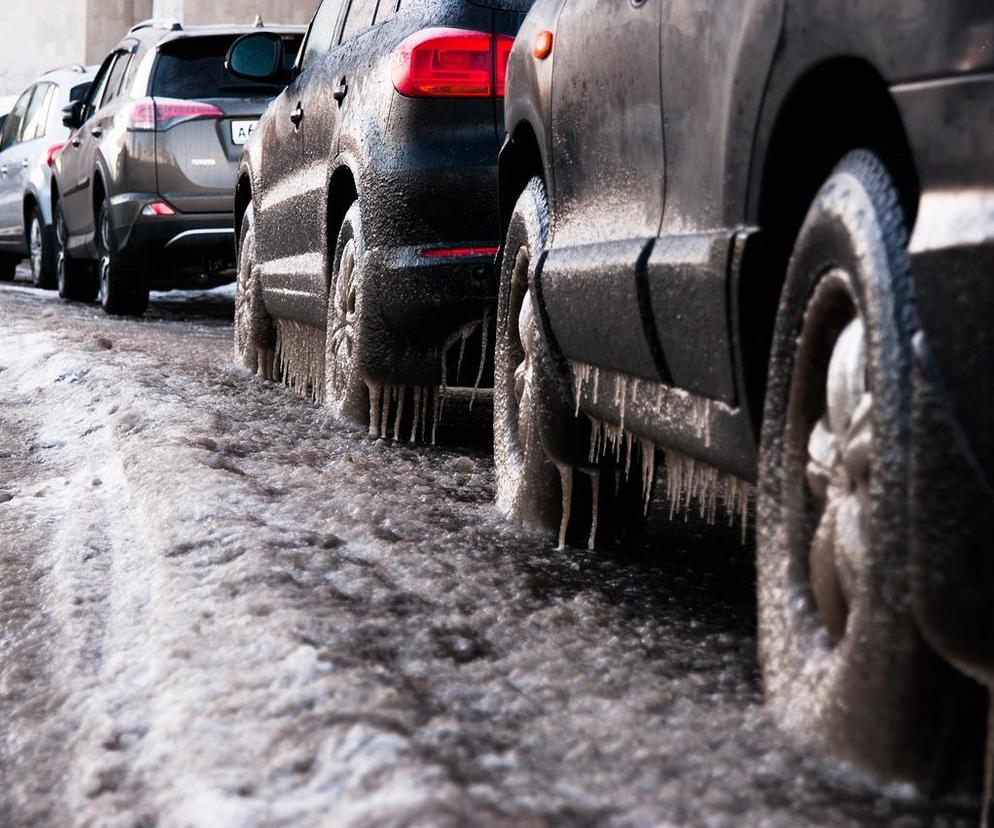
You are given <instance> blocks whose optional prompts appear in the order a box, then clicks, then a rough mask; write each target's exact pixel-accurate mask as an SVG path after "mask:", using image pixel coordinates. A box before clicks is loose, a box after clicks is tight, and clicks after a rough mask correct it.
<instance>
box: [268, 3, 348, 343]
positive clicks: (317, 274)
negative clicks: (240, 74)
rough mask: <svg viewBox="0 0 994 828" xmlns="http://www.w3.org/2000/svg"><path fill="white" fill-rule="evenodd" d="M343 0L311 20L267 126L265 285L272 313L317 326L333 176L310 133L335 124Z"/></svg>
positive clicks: (322, 7)
mask: <svg viewBox="0 0 994 828" xmlns="http://www.w3.org/2000/svg"><path fill="white" fill-rule="evenodd" d="M344 5H345V3H344V2H343V0H323V2H322V3H321V5H320V6H319V7H318V10H317V12H316V13H315V15H314V19H313V20H312V21H311V25H310V28H309V29H308V32H307V38H306V40H305V41H304V45H303V47H302V48H301V53H300V57H299V59H298V65H297V69H296V78H295V79H294V80H293V82H292V83H291V84H290V85H289V86H288V87H287V89H286V90H285V91H284V92H283V94H281V95H280V96H279V97H278V98H277V99H276V101H274V103H273V105H272V111H271V115H270V117H268V118H267V123H265V124H263V126H262V130H263V132H262V136H261V140H262V158H263V162H262V170H261V173H260V185H261V197H260V198H259V199H258V201H257V203H256V218H257V222H258V227H257V232H256V245H257V249H258V251H259V257H260V259H261V261H262V263H263V266H262V269H261V270H262V275H261V279H262V284H263V287H264V289H265V291H266V297H267V304H268V305H269V308H270V311H271V312H272V313H274V314H275V315H277V316H282V317H291V318H293V317H295V318H298V319H300V320H301V321H304V322H310V323H312V324H315V325H323V324H324V308H323V306H321V305H319V304H318V303H315V302H313V301H301V297H302V296H312V295H314V294H319V293H320V294H323V292H324V288H323V285H322V282H323V274H324V257H323V255H322V252H321V251H322V250H323V247H322V246H321V245H320V236H319V235H318V236H317V237H315V235H316V234H320V232H321V229H320V228H323V226H324V210H325V206H324V203H325V202H324V193H325V188H326V186H327V178H326V176H325V175H324V174H323V172H322V169H323V168H322V167H320V166H317V167H315V166H313V165H309V164H306V163H305V161H304V149H303V147H304V142H305V134H307V133H310V134H311V136H312V140H313V141H318V140H320V136H321V135H323V134H326V133H325V132H322V130H328V129H331V128H333V122H332V123H331V124H329V121H328V117H327V116H328V113H329V112H330V111H331V110H330V107H328V106H327V105H326V104H325V102H323V101H322V100H321V98H322V96H325V95H326V96H327V97H328V98H329V99H330V100H332V102H333V99H332V97H331V89H330V88H326V87H325V86H324V85H323V84H324V79H325V78H326V77H329V72H328V70H329V67H328V66H326V59H327V58H328V56H329V54H330V53H331V52H332V51H333V50H334V48H335V46H336V44H337V42H338V36H339V33H340V31H341V17H342V10H343V6H344Z"/></svg>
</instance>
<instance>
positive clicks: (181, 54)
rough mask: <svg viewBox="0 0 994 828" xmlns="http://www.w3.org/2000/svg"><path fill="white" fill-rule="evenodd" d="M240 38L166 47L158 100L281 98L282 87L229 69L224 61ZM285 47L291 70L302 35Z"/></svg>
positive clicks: (155, 87)
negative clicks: (254, 79)
mask: <svg viewBox="0 0 994 828" xmlns="http://www.w3.org/2000/svg"><path fill="white" fill-rule="evenodd" d="M237 39H238V38H237V37H233V36H231V35H226V36H222V37H217V36H213V37H196V38H184V39H183V40H176V41H173V42H172V43H168V44H166V45H164V46H162V47H161V49H160V52H159V60H158V63H157V65H156V68H155V77H154V79H153V80H152V94H153V95H154V96H156V97H158V98H180V99H192V100H202V99H204V98H258V97H260V96H267V95H268V96H270V97H275V96H276V95H278V94H279V93H280V92H281V91H282V87H281V86H274V85H272V84H265V83H263V84H260V83H259V82H258V81H251V80H245V79H242V78H236V77H235V76H234V75H231V74H229V73H228V72H227V71H226V70H225V68H224V58H225V56H226V55H227V54H228V49H230V48H231V44H232V43H234V42H235V41H236V40H237ZM284 44H285V47H286V49H285V51H286V62H287V68H289V67H290V66H292V65H293V62H294V60H295V59H296V57H297V49H298V48H299V46H300V36H299V35H291V36H287V37H285V38H284Z"/></svg>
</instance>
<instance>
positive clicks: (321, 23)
mask: <svg viewBox="0 0 994 828" xmlns="http://www.w3.org/2000/svg"><path fill="white" fill-rule="evenodd" d="M341 9H342V0H324V2H323V3H322V4H321V8H319V9H318V13H317V14H316V15H314V20H312V21H311V30H310V32H308V34H307V44H306V45H305V46H304V59H303V60H302V61H301V63H300V69H301V71H304V70H305V69H308V68H310V67H311V66H312V65H313V64H315V63H317V61H319V60H321V58H323V57H324V56H325V55H326V54H328V52H329V51H330V50H331V46H332V44H333V43H334V42H335V33H336V32H337V30H338V13H339V12H340V11H341Z"/></svg>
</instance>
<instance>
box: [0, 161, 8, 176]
mask: <svg viewBox="0 0 994 828" xmlns="http://www.w3.org/2000/svg"><path fill="white" fill-rule="evenodd" d="M0 175H2V176H4V177H5V178H6V176H7V165H6V164H4V165H3V166H2V167H0Z"/></svg>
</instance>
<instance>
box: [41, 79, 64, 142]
mask: <svg viewBox="0 0 994 828" xmlns="http://www.w3.org/2000/svg"><path fill="white" fill-rule="evenodd" d="M58 91H59V88H58V87H57V86H56V85H55V84H54V83H50V84H48V92H47V93H46V94H45V103H44V104H43V105H42V108H41V121H40V122H39V126H38V135H37V137H38V138H43V137H44V136H46V135H48V133H50V132H51V131H52V127H53V126H55V124H53V123H52V121H53V120H54V118H53V116H54V115H55V113H54V112H53V111H52V110H53V109H54V108H55V106H54V104H55V95H56V93H57V92H58ZM58 124H59V126H61V125H62V113H61V112H59V121H58Z"/></svg>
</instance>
